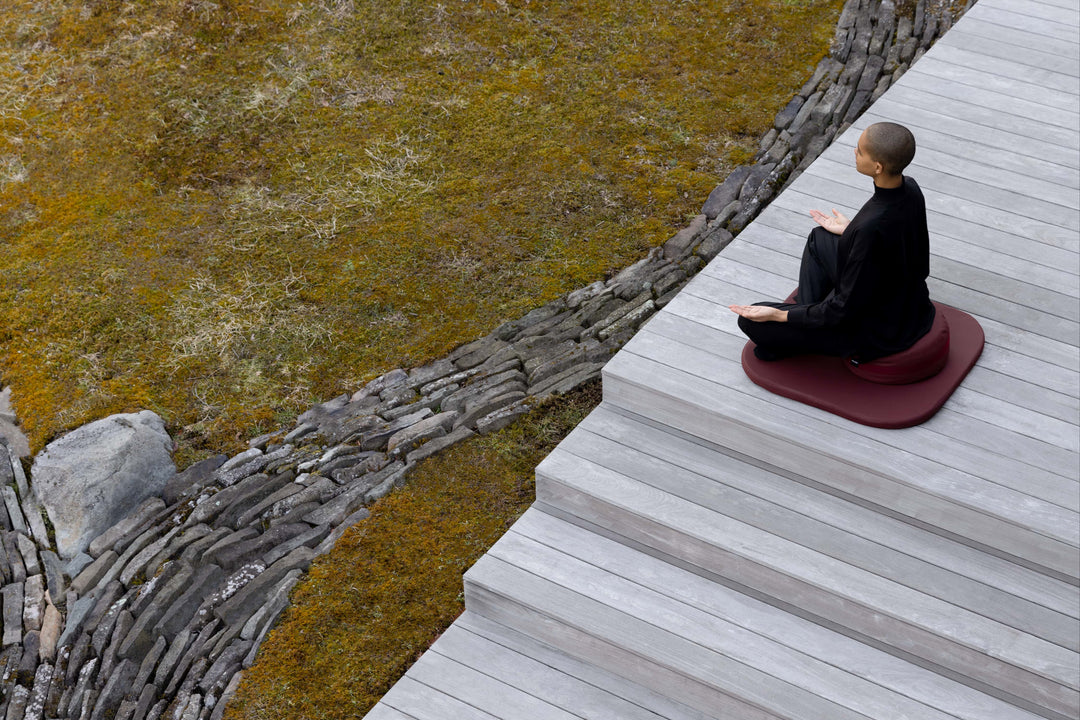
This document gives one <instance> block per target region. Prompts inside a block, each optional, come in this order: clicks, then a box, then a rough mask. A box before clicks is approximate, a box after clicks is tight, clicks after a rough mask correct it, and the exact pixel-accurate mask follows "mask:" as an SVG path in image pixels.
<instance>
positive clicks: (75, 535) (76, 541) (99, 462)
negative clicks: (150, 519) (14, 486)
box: [30, 410, 176, 559]
mask: <svg viewBox="0 0 1080 720" xmlns="http://www.w3.org/2000/svg"><path fill="white" fill-rule="evenodd" d="M172 447H173V443H172V440H171V439H170V438H169V434H168V433H167V432H165V425H164V423H163V422H162V420H161V418H160V417H158V416H157V415H156V414H155V413H152V412H150V411H149V410H144V411H142V412H139V413H128V414H123V415H111V416H109V417H107V418H104V419H102V420H97V421H95V422H92V423H90V424H88V425H83V426H82V427H80V428H77V429H75V430H73V431H71V432H70V433H68V434H67V435H64V436H63V437H61V438H60V439H58V440H54V441H53V442H51V443H49V445H48V446H47V447H46V448H45V450H44V451H42V452H41V453H40V454H39V455H38V456H37V457H36V458H34V464H33V467H32V468H31V471H30V482H31V485H32V486H33V490H34V494H35V495H37V498H38V500H39V501H40V502H41V504H42V506H44V508H45V511H46V512H47V513H48V514H49V519H50V520H51V521H52V524H53V528H55V530H56V549H57V552H58V553H59V554H60V555H61V557H63V558H65V559H66V558H71V557H73V556H74V555H76V554H78V553H80V552H83V551H85V550H86V548H87V546H89V544H90V541H91V540H93V539H94V538H95V537H96V536H98V535H100V534H101V533H102V532H104V531H105V530H108V529H109V528H110V527H111V526H112V525H113V524H114V523H116V522H117V521H119V520H120V519H121V518H123V517H124V516H125V515H127V514H128V513H129V512H131V510H132V509H134V508H136V507H137V506H138V505H139V503H141V502H142V501H143V500H145V499H146V498H148V497H150V496H152V495H160V494H161V491H162V489H163V488H164V487H165V483H166V482H168V480H169V479H170V478H171V477H172V476H173V475H175V474H176V466H175V465H174V464H173V461H172Z"/></svg>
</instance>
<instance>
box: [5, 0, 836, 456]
mask: <svg viewBox="0 0 1080 720" xmlns="http://www.w3.org/2000/svg"><path fill="white" fill-rule="evenodd" d="M839 5H840V2H839V0H799V1H798V2H792V1H791V0H715V1H712V2H704V3H687V2H661V3H656V2H651V1H646V0H620V1H619V2H613V1H609V0H604V1H600V2H591V3H584V2H570V1H569V0H563V1H560V2H545V3H535V2H529V1H528V0H516V1H513V2H510V1H505V2H504V1H499V2H486V1H483V2H481V1H477V0H470V1H465V0H454V1H453V2H446V3H441V4H431V3H423V2H416V1H414V0H406V1H403V2H395V3H368V2H363V3H359V2H358V3H353V2H347V1H344V0H323V1H322V2H316V3H299V2H292V1H286V0H268V1H264V2H258V3H256V2H242V1H240V0H227V1H224V2H216V3H213V2H207V1H205V0H186V1H185V2H174V1H173V0H147V1H146V2H140V3H127V2H119V1H118V0H101V1H98V2H94V3H90V4H85V5H84V4H77V3H63V2H60V0H34V1H33V2H31V1H30V0H13V1H12V2H8V3H5V4H4V5H3V7H2V8H0V220H2V222H0V268H2V270H3V273H4V283H2V287H0V374H2V377H3V381H4V383H6V384H10V385H11V386H12V387H13V397H12V401H13V403H14V406H15V408H16V411H17V413H18V414H19V417H20V418H21V419H22V421H23V423H24V425H25V426H26V429H27V431H28V433H29V435H30V438H31V442H32V444H33V446H34V448H35V449H37V448H40V447H41V446H42V445H43V443H45V442H46V441H48V440H49V439H50V438H52V437H53V436H55V435H56V434H58V433H60V432H62V431H65V430H67V429H69V428H71V427H74V426H77V425H79V424H81V423H83V422H86V421H88V420H90V419H93V418H95V417H97V416H100V415H102V414H104V413H107V412H113V411H118V410H125V409H127V410H130V409H136V408H141V407H149V408H152V409H154V410H157V411H158V412H159V413H161V414H162V415H163V416H164V417H165V418H166V420H167V422H168V425H169V428H170V430H171V431H173V433H174V436H175V437H177V438H178V440H179V441H180V443H181V446H182V447H183V452H182V453H181V457H180V460H181V462H184V461H186V460H188V459H191V458H193V457H196V456H198V455H199V454H200V453H202V452H207V451H209V450H210V449H222V450H230V449H236V447H237V443H239V442H240V441H241V440H242V439H243V438H246V437H248V436H249V435H250V433H251V431H252V428H253V427H257V426H261V427H268V426H270V425H274V424H276V423H280V422H283V421H284V419H286V418H288V417H290V416H293V415H295V413H296V412H297V411H298V410H301V409H304V408H306V407H307V406H309V405H310V404H311V403H312V402H314V401H318V400H322V399H325V398H326V397H329V396H333V395H335V394H338V393H339V392H341V391H342V390H348V389H353V388H355V387H356V385H357V384H358V383H359V382H360V381H362V380H364V379H366V378H368V377H370V376H373V375H375V374H378V373H379V372H382V371H384V370H386V369H389V368H391V367H394V366H407V365H412V364H418V363H420V362H423V361H425V360H428V359H430V358H433V357H436V356H438V355H440V354H442V353H444V352H445V351H447V350H448V349H450V348H452V347H453V346H455V345H457V344H459V343H461V342H463V341H466V340H469V339H471V338H473V337H476V336H478V335H481V334H483V333H485V332H487V331H489V330H490V329H491V328H492V327H494V326H496V325H497V324H498V323H499V322H501V321H503V320H505V319H508V318H510V317H514V316H517V315H519V314H521V313H522V312H524V311H526V310H528V309H529V308H530V307H533V306H536V305H537V304H540V303H542V302H544V301H546V300H548V299H551V298H553V297H556V296H558V295H560V294H562V293H564V292H566V291H568V290H570V289H573V288H574V287H577V286H580V285H583V284H586V283H588V282H591V281H593V280H596V279H598V278H600V277H603V276H604V274H605V273H607V272H610V271H611V270H613V269H615V268H618V267H621V266H624V265H626V264H627V263H629V262H632V261H633V260H635V259H637V258H638V257H639V256H641V255H642V254H644V252H646V251H647V249H648V248H650V247H652V246H655V245H657V244H659V243H661V242H662V241H664V240H665V239H666V238H667V237H669V236H670V235H671V234H672V233H673V232H674V231H675V230H677V229H678V228H679V227H681V226H682V225H683V224H684V223H685V221H686V218H687V217H688V216H690V215H693V214H694V213H695V212H696V210H697V208H698V207H699V206H700V203H701V202H702V200H703V198H704V197H705V196H706V195H707V193H708V192H709V191H710V190H711V188H712V187H713V186H714V185H715V183H716V182H717V178H718V177H720V176H722V175H723V174H724V172H725V171H727V170H729V169H730V168H731V167H732V166H733V165H734V164H737V163H738V162H742V161H744V160H745V159H746V158H748V157H749V155H750V154H751V153H752V152H753V150H754V142H755V140H756V138H757V137H758V136H759V135H760V134H761V133H762V132H763V131H764V130H765V129H766V128H767V127H768V124H769V122H770V120H771V118H772V117H773V115H774V113H775V112H776V111H777V109H779V108H780V107H781V106H782V105H783V104H784V103H785V102H786V101H787V100H788V98H789V97H790V95H791V92H792V90H793V88H796V87H798V86H799V84H801V82H802V81H803V80H804V79H805V77H806V76H807V75H808V73H809V71H810V70H811V68H812V67H813V65H814V63H815V62H816V61H817V59H818V58H819V57H820V56H821V55H822V54H823V52H824V51H825V48H826V46H827V43H828V40H829V38H830V36H831V33H832V27H833V23H834V22H835V19H836V16H837V13H838V11H839Z"/></svg>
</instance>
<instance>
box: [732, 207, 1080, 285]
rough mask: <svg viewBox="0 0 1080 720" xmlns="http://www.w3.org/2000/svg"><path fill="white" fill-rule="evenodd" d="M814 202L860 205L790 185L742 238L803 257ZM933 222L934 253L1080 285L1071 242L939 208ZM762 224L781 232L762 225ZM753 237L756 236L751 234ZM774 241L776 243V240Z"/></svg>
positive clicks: (1079, 263)
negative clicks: (1056, 242) (1045, 239)
mask: <svg viewBox="0 0 1080 720" xmlns="http://www.w3.org/2000/svg"><path fill="white" fill-rule="evenodd" d="M851 199H852V200H854V199H855V198H854V197H853V198H851ZM810 208H816V209H819V210H823V211H824V212H829V211H830V208H837V209H838V210H839V211H840V212H843V213H844V214H846V215H847V216H848V217H853V216H854V214H855V213H856V212H858V210H859V209H858V207H855V206H853V205H850V204H848V203H847V202H844V203H838V202H827V201H826V200H823V199H821V198H817V197H813V196H810V195H807V194H805V193H801V192H799V191H797V190H794V189H789V190H786V191H785V192H784V193H783V194H782V195H781V196H780V197H779V198H777V199H776V200H775V201H774V202H773V203H772V204H770V205H769V207H767V208H766V209H765V211H764V212H763V213H762V214H761V215H760V216H758V218H757V220H755V221H754V223H753V224H752V225H751V226H750V227H748V228H747V229H746V230H744V231H743V233H742V234H741V235H740V238H741V239H747V242H752V243H754V244H766V245H767V246H769V247H773V248H774V249H781V247H783V246H786V245H790V246H791V252H789V254H791V255H794V256H796V257H799V255H800V254H801V252H802V247H803V244H804V243H805V240H806V237H807V235H808V234H809V233H810V230H811V229H812V228H813V227H816V225H815V223H814V222H813V220H811V219H810V216H809V213H808V212H807V211H808V210H809V209H810ZM927 224H928V226H929V229H930V252H931V256H934V255H940V256H942V257H949V258H952V259H954V260H962V259H964V258H970V259H971V261H972V262H974V263H976V264H978V265H980V266H981V267H984V268H986V269H987V270H992V271H994V272H997V273H1000V274H1002V275H1010V276H1013V277H1019V278H1025V277H1026V278H1030V279H1031V280H1032V282H1036V283H1038V284H1040V285H1042V286H1044V287H1047V288H1050V289H1053V290H1056V291H1058V292H1061V293H1064V294H1067V295H1072V294H1073V293H1074V291H1075V289H1076V288H1077V287H1078V286H1080V280H1078V275H1080V254H1078V253H1076V252H1074V251H1072V250H1069V249H1068V248H1059V247H1056V246H1051V245H1046V244H1045V243H1041V242H1039V241H1037V240H1031V239H1029V238H1025V237H1019V236H1016V235H1009V234H1007V233H1004V232H1002V231H1000V230H994V229H992V228H988V227H986V226H984V225H977V224H975V223H973V222H970V221H966V220H960V219H958V218H954V217H949V216H947V215H942V214H941V213H937V212H928V213H927ZM762 228H769V229H771V230H777V231H780V233H771V232H761V231H759V230H760V229H762ZM781 233H783V234H781ZM751 237H752V238H753V239H749V238H751ZM770 242H772V243H776V245H775V246H774V245H771V244H769V243H770ZM931 262H932V260H931Z"/></svg>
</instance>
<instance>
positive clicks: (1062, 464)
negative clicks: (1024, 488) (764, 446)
mask: <svg viewBox="0 0 1080 720" xmlns="http://www.w3.org/2000/svg"><path fill="white" fill-rule="evenodd" d="M740 267H741V268H743V269H746V266H740ZM758 272H760V271H758ZM714 282H717V283H719V284H718V285H717V286H716V287H711V288H710V287H709V284H708V283H709V280H708V279H704V280H703V281H702V283H700V284H698V285H696V286H695V287H694V288H688V289H687V290H686V291H684V292H683V293H681V294H680V295H679V296H678V297H676V298H675V300H673V301H672V302H671V303H670V304H669V306H668V308H667V309H668V311H669V312H670V313H673V314H676V315H678V316H681V317H685V318H687V319H691V320H694V321H695V322H698V323H700V324H702V325H703V326H706V327H710V328H714V329H719V330H721V331H723V332H724V333H726V334H729V335H730V337H731V338H733V339H732V340H729V341H728V342H729V343H730V349H729V351H728V354H727V359H729V360H731V361H732V362H736V361H737V359H738V353H739V352H741V346H742V343H743V342H745V338H744V337H743V336H742V334H741V332H740V331H739V329H738V327H737V325H736V324H735V321H734V319H733V318H734V316H733V315H732V314H731V313H730V312H729V311H727V308H726V305H728V304H730V303H731V302H732V298H738V297H739V296H740V295H742V296H747V295H750V296H751V297H752V295H751V293H753V292H754V291H753V290H751V289H744V288H742V287H740V286H738V285H737V284H735V283H734V282H732V281H730V280H725V279H723V278H721V279H720V280H715V279H714ZM695 296H696V297H695ZM739 301H745V297H743V298H741V299H740V300H739ZM657 322H659V320H657ZM706 340H709V341H711V340H712V338H708V337H706V338H703V339H702V341H703V342H705V341H706ZM1005 360H1006V363H1008V362H1009V361H1012V360H1016V358H1009V357H1006V358H1005ZM1030 364H1031V365H1032V366H1034V367H1035V368H1040V367H1044V366H1042V365H1040V364H1038V363H1037V362H1033V363H1030ZM1003 365H1005V363H1003V364H999V365H998V367H1003ZM1028 377H1038V375H1037V374H1034V373H1033V374H1031V375H1028ZM1069 377H1070V379H1071V380H1072V382H1073V383H1074V384H1075V382H1076V374H1075V373H1071V374H1070V376H1069ZM1073 397H1074V396H1073ZM792 402H793V401H792ZM953 407H954V406H953V404H952V403H950V402H946V403H945V406H944V407H943V408H942V409H941V410H939V411H938V413H937V414H936V415H935V416H934V417H933V418H931V419H930V420H929V421H928V422H927V423H924V424H923V425H922V426H921V427H924V428H933V429H936V428H937V427H938V425H939V424H940V423H942V422H944V420H943V419H942V418H945V417H948V418H950V427H951V426H952V425H953V424H955V425H956V428H955V429H952V430H950V431H949V432H947V433H946V434H948V435H949V437H953V438H959V439H961V440H963V441H964V442H965V443H967V444H969V445H971V446H972V447H973V448H978V450H977V451H975V452H976V453H977V454H976V457H975V458H972V460H971V461H970V462H971V463H972V464H971V465H965V466H963V467H965V468H967V469H969V470H971V469H974V470H973V471H975V472H976V474H978V475H980V476H986V477H988V478H989V477H993V475H986V474H985V473H986V470H985V468H998V469H999V470H1000V471H1001V472H1004V473H1006V477H1010V476H1012V475H1015V476H1016V479H1017V481H1018V482H1023V483H1028V482H1032V479H1031V478H1027V479H1024V480H1021V478H1026V477H1027V475H1028V474H1029V472H1037V473H1038V472H1049V473H1053V474H1054V475H1056V476H1058V477H1067V478H1075V477H1076V474H1077V473H1076V469H1077V458H1076V454H1075V453H1074V452H1072V451H1070V450H1067V449H1064V448H1061V447H1058V446H1055V445H1053V444H1050V443H1048V442H1046V441H1045V439H1044V438H1032V437H1030V436H1026V435H1022V434H1019V433H1017V432H1015V431H1013V430H1010V429H1006V428H1004V427H1002V424H1000V423H995V424H994V425H991V424H989V423H987V422H984V421H981V420H978V419H977V418H974V417H971V416H970V415H965V414H963V413H959V412H958V411H956V410H954V409H953ZM819 412H821V413H823V415H822V416H823V417H824V418H826V419H828V418H831V417H832V416H831V415H830V414H828V413H824V411H819ZM954 416H956V417H955V423H953V422H952V419H953V417H954ZM969 420H970V421H971V424H970V425H969V426H967V428H966V430H964V429H963V428H964V425H965V422H966V421H969ZM913 430H914V429H909V430H908V431H907V432H909V433H910V432H913ZM965 433H966V434H965ZM892 434H893V433H892V432H887V433H886V435H892ZM927 447H933V444H930V445H928V446H927ZM986 451H989V452H991V453H992V455H991V456H989V457H982V458H980V457H979V453H984V452H986ZM944 452H945V453H946V456H948V454H950V453H955V454H957V457H958V458H959V457H963V453H961V452H960V451H959V450H957V449H954V448H948V447H947V448H945V450H944ZM1001 455H1006V456H1008V457H1012V458H1015V459H1016V460H1017V461H1019V462H1022V463H1024V464H1026V465H1029V466H1031V468H1032V469H1033V470H1032V471H1029V472H1024V471H1022V470H1020V469H1012V470H1006V467H1005V466H1006V465H1008V463H1005V464H1002V460H1001V458H1000V456H1001ZM991 458H994V459H991ZM979 468H984V469H982V470H980V469H979ZM1047 480H1049V478H1047ZM1035 484H1036V485H1038V484H1039V483H1038V482H1036V483H1035ZM1066 492H1069V491H1066ZM1055 497H1056V496H1055Z"/></svg>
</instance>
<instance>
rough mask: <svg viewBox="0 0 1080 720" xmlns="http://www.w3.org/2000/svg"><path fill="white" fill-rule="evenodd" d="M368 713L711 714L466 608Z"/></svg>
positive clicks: (511, 719) (515, 717) (564, 719)
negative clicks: (401, 679)
mask: <svg viewBox="0 0 1080 720" xmlns="http://www.w3.org/2000/svg"><path fill="white" fill-rule="evenodd" d="M407 678H408V680H409V681H408V682H404V683H398V684H397V685H395V686H394V688H393V689H391V690H390V692H388V693H387V694H386V696H385V697H384V698H383V700H382V701H381V702H380V703H379V704H378V705H377V706H376V707H375V708H374V709H372V711H371V713H369V714H368V715H367V718H368V720H401V719H402V718H413V719H414V720H446V719H447V718H483V719H484V720H494V719H496V718H497V719H499V720H522V719H523V718H529V720H578V719H582V720H600V719H601V718H619V720H709V716H707V715H704V714H702V713H701V712H699V711H697V710H693V709H692V708H688V707H686V706H685V705H682V704H681V703H679V702H676V701H674V700H672V699H670V698H666V697H664V696H662V695H659V694H658V693H655V692H653V691H651V690H648V689H647V688H644V687H641V686H639V685H636V684H635V683H632V682H630V681H628V680H626V679H624V678H621V677H618V676H616V675H613V674H611V673H608V672H605V671H604V670H601V669H599V668H596V667H594V666H591V665H587V664H585V663H583V662H581V661H580V660H575V659H574V658H571V657H570V656H568V655H566V654H565V653H562V652H560V651H558V650H555V649H554V648H551V647H549V646H545V645H543V644H542V643H540V642H538V641H536V640H534V639H532V638H530V637H527V636H525V635H522V634H521V633H518V632H516V631H514V630H511V629H509V628H506V627H504V626H501V625H498V624H496V623H494V622H492V621H490V620H487V619H485V618H482V617H479V616H477V615H476V614H475V613H473V612H468V611H467V612H466V613H465V614H464V615H462V616H461V617H460V618H458V620H457V621H455V622H454V624H453V625H452V626H451V627H450V628H449V629H448V630H447V631H446V632H445V633H444V634H443V635H442V636H441V637H440V638H439V639H438V640H437V641H436V642H435V644H434V645H432V647H431V649H430V650H429V651H428V652H426V653H424V655H423V656H422V657H421V658H420V660H418V661H417V662H416V664H415V665H413V667H412V668H411V669H410V670H409V674H408V675H407Z"/></svg>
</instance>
